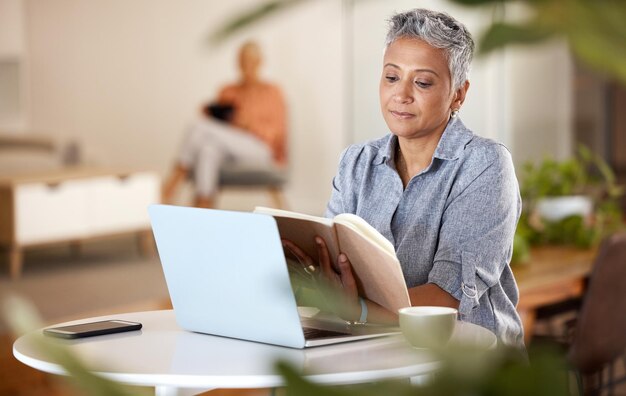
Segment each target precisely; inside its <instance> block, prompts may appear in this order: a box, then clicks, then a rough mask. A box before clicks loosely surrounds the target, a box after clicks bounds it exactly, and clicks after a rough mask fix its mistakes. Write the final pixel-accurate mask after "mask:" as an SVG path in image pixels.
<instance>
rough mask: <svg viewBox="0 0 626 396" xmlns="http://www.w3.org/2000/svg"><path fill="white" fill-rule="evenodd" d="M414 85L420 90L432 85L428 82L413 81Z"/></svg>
mask: <svg viewBox="0 0 626 396" xmlns="http://www.w3.org/2000/svg"><path fill="white" fill-rule="evenodd" d="M415 85H417V86H418V87H420V88H428V87H430V86H431V85H432V84H431V83H429V82H425V81H415Z"/></svg>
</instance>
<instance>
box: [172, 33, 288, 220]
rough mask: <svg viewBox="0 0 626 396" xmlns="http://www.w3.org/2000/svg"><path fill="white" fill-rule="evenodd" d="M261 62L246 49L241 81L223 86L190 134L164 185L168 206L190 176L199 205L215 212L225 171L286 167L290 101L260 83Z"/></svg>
mask: <svg viewBox="0 0 626 396" xmlns="http://www.w3.org/2000/svg"><path fill="white" fill-rule="evenodd" d="M262 61H263V57H262V54H261V50H260V48H259V45H258V44H257V43H256V42H254V41H248V42H246V43H244V44H243V45H242V46H241V48H240V49H239V71H240V77H239V81H238V82H236V83H234V84H229V85H226V86H225V87H223V88H222V89H221V90H220V92H219V94H218V96H217V99H216V100H215V102H213V103H210V104H208V105H206V106H204V107H203V108H202V116H201V118H200V119H199V120H198V121H197V122H196V123H195V124H194V125H193V126H192V127H191V128H190V129H189V131H188V132H187V134H186V136H185V138H184V140H183V143H182V145H181V148H180V151H179V152H178V155H177V159H176V162H175V164H174V167H173V169H172V170H171V172H170V175H169V177H168V178H167V179H166V181H165V183H164V185H163V196H162V199H163V202H164V203H171V202H172V201H173V198H174V195H175V193H176V190H177V188H178V187H179V185H180V184H181V182H183V181H184V180H186V179H187V178H190V177H191V178H192V179H193V182H194V188H195V198H194V206H197V207H203V208H210V207H213V206H214V203H215V195H216V192H217V188H218V183H219V173H220V169H221V168H222V167H224V166H232V165H244V166H246V167H248V166H249V167H260V168H267V167H271V166H277V167H283V166H284V165H285V163H286V160H287V153H286V129H287V121H286V118H287V115H286V108H285V102H284V99H283V94H282V92H281V90H280V88H278V87H277V86H276V85H273V84H271V83H268V82H265V81H263V80H262V79H261V77H260V74H259V71H260V66H261V64H262Z"/></svg>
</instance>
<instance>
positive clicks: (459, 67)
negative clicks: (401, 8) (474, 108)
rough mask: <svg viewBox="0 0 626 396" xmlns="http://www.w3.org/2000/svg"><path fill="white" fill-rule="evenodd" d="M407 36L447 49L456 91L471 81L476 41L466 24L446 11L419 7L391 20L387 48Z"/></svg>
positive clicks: (394, 16) (449, 66) (386, 42)
mask: <svg viewBox="0 0 626 396" xmlns="http://www.w3.org/2000/svg"><path fill="white" fill-rule="evenodd" d="M405 37H408V38H415V39H419V40H423V41H425V42H426V43H427V44H429V45H431V46H433V47H435V48H441V49H443V50H444V52H445V54H446V57H447V58H448V68H449V69H450V76H451V77H452V88H453V90H456V89H458V88H459V87H460V86H461V85H462V84H463V83H464V82H465V81H467V79H468V77H469V72H470V64H471V62H472V57H473V54H474V40H472V35H471V34H470V32H469V31H468V30H467V28H466V27H465V25H463V24H462V23H460V22H459V21H457V20H456V19H454V18H452V17H451V16H450V15H448V14H446V13H444V12H436V11H431V10H426V9H423V8H416V9H413V10H410V11H406V12H401V13H397V14H395V15H393V16H392V17H391V18H390V19H389V31H388V32H387V38H386V40H385V48H387V47H389V46H390V45H391V44H392V43H393V42H394V41H396V40H398V39H399V38H405Z"/></svg>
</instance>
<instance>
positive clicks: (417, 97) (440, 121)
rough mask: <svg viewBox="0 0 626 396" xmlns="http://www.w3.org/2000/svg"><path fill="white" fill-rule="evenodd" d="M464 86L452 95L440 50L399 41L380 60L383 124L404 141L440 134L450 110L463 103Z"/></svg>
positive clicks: (445, 60)
mask: <svg viewBox="0 0 626 396" xmlns="http://www.w3.org/2000/svg"><path fill="white" fill-rule="evenodd" d="M467 86H468V84H466V85H464V86H463V87H461V88H460V89H458V90H457V91H456V92H452V79H451V77H450V71H449V69H448V61H447V59H446V56H445V54H444V51H443V50H442V49H439V48H434V47H431V46H430V45H428V44H426V42H424V41H422V40H417V39H412V38H400V39H398V40H396V41H394V42H393V43H392V44H391V45H390V46H389V47H387V50H386V51H385V56H384V58H383V74H382V76H381V79H380V90H379V92H380V106H381V110H382V112H383V117H384V118H385V122H386V123H387V126H388V127H389V129H390V130H391V132H392V133H393V134H395V135H397V136H399V137H404V138H417V137H424V136H429V135H432V134H437V133H442V132H443V130H444V129H445V127H446V125H447V123H448V120H449V119H450V111H451V109H452V108H455V109H456V108H458V107H460V105H461V103H462V102H463V100H464V98H465V91H466V90H467ZM457 102H458V103H457ZM453 105H454V106H453Z"/></svg>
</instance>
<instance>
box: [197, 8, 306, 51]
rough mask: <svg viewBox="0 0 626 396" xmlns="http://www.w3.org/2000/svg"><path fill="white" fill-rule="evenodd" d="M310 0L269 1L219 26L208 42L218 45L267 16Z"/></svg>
mask: <svg viewBox="0 0 626 396" xmlns="http://www.w3.org/2000/svg"><path fill="white" fill-rule="evenodd" d="M307 1H310V0H271V1H266V2H264V3H262V4H259V5H258V6H256V7H254V8H252V9H250V10H248V11H246V12H244V13H242V14H239V15H238V16H236V17H234V18H233V19H230V20H228V21H227V22H226V23H225V24H224V25H222V26H220V27H219V28H217V30H215V31H214V32H213V33H211V35H210V36H209V42H210V43H211V44H213V45H216V44H220V43H222V42H223V41H224V40H226V39H227V38H228V37H231V36H232V35H233V34H235V33H237V32H239V31H241V30H243V29H245V28H248V27H250V26H252V25H254V24H256V23H258V22H260V21H262V20H265V19H267V18H268V17H269V16H271V15H274V14H278V13H279V12H280V11H284V10H286V9H288V8H289V7H293V6H294V5H297V4H301V3H305V2H307Z"/></svg>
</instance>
